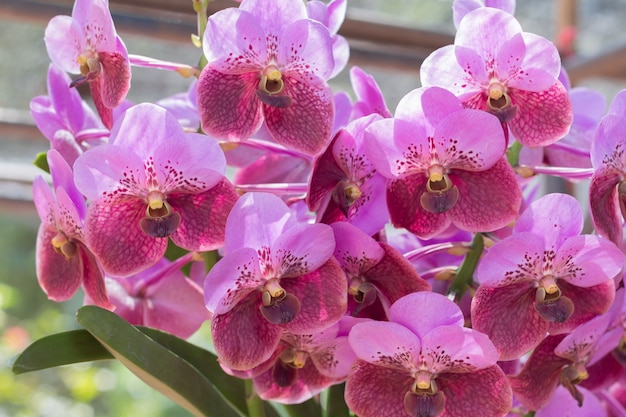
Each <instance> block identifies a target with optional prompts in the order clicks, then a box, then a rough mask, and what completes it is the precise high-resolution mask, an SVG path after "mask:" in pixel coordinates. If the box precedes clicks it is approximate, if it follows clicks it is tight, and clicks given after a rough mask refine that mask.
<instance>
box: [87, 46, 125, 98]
mask: <svg viewBox="0 0 626 417" xmlns="http://www.w3.org/2000/svg"><path fill="white" fill-rule="evenodd" d="M120 44H121V45H123V44H122V43H121V41H120ZM98 57H99V58H100V65H102V72H101V73H100V75H99V76H98V80H97V81H95V82H99V83H100V89H99V91H100V92H101V94H102V101H103V102H104V105H105V106H107V107H111V108H112V107H117V106H119V105H120V104H121V103H122V101H124V99H125V98H126V94H128V90H130V78H131V74H130V62H129V61H128V55H127V54H126V48H125V47H123V49H122V52H120V51H114V52H100V53H99V54H98Z"/></svg>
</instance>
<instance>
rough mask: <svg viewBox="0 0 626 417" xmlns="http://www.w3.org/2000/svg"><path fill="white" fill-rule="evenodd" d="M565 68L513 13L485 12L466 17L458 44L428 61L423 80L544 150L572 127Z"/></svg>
mask: <svg viewBox="0 0 626 417" xmlns="http://www.w3.org/2000/svg"><path fill="white" fill-rule="evenodd" d="M560 69H561V61H560V58H559V54H558V51H557V49H556V47H555V46H554V45H553V44H552V43H551V42H550V41H548V40H547V39H545V38H542V37H540V36H538V35H534V34H531V33H526V32H522V28H521V26H520V24H519V22H518V21H517V20H515V18H514V17H513V16H512V15H511V14H510V13H507V12H505V11H503V10H500V9H496V8H491V7H480V8H478V9H476V10H473V11H471V12H469V13H467V14H466V15H465V16H464V17H463V19H462V20H461V22H460V23H459V28H458V31H457V34H456V37H455V41H454V45H449V46H445V47H443V48H440V49H438V50H436V51H435V52H433V53H432V54H431V55H429V56H428V57H427V58H426V60H425V61H424V63H423V64H422V66H421V70H420V76H421V81H422V85H424V86H440V87H444V88H447V89H449V90H450V91H451V92H453V93H454V94H455V95H457V96H458V97H459V98H460V99H461V101H462V102H463V103H464V104H465V105H466V106H467V107H469V108H473V109H481V110H485V111H488V112H490V113H493V114H495V115H497V116H498V118H499V119H500V120H501V122H502V123H503V124H505V125H506V126H508V128H510V130H511V132H512V133H513V136H514V137H515V138H516V139H517V140H518V141H519V142H520V143H521V144H523V145H525V146H545V145H549V144H551V143H554V142H556V141H557V140H558V139H560V138H562V137H563V136H565V134H566V133H567V132H568V130H569V127H570V125H571V123H572V108H571V103H570V100H569V97H568V95H567V91H566V90H565V87H564V86H563V84H562V83H561V82H560V81H558V76H559V71H560ZM506 126H505V128H506V129H505V130H506V132H507V138H508V128H507V127H506Z"/></svg>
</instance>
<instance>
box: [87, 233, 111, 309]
mask: <svg viewBox="0 0 626 417" xmlns="http://www.w3.org/2000/svg"><path fill="white" fill-rule="evenodd" d="M79 255H80V257H81V262H82V280H81V281H82V286H83V290H84V291H85V296H86V297H87V298H88V299H89V300H90V302H92V303H93V304H95V305H97V306H99V307H102V308H106V309H108V310H114V309H115V305H114V304H112V303H111V302H110V301H109V296H108V294H107V288H106V286H105V283H104V274H103V273H102V268H100V264H99V263H98V261H97V259H96V257H95V256H94V255H93V253H91V251H90V250H89V249H87V248H86V247H85V246H84V245H83V244H82V243H81V244H79Z"/></svg>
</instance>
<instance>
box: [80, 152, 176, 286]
mask: <svg viewBox="0 0 626 417" xmlns="http://www.w3.org/2000/svg"><path fill="white" fill-rule="evenodd" d="M95 149H97V148H95ZM145 212H146V203H145V201H143V200H141V199H138V198H134V199H131V198H124V197H117V198H110V199H106V198H103V199H98V200H94V201H93V202H92V203H91V205H90V206H89V209H88V210H87V219H86V220H85V238H86V241H87V245H88V247H89V248H91V250H92V251H93V253H94V254H95V255H96V257H97V258H98V259H99V260H100V263H101V264H102V267H103V269H104V271H105V272H106V273H107V274H109V275H112V276H128V275H131V274H133V273H135V272H139V271H140V270H143V269H145V268H147V267H149V266H151V265H154V264H155V263H156V262H157V261H158V260H159V259H161V258H162V257H163V255H164V254H165V249H166V248H167V238H154V237H151V236H148V235H147V234H145V233H144V232H143V231H142V230H141V228H140V226H139V223H140V221H141V219H143V218H144V217H145Z"/></svg>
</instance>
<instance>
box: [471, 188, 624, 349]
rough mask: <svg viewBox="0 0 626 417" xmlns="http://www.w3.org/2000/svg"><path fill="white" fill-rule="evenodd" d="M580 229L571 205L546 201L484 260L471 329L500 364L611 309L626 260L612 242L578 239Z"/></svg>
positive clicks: (561, 198) (563, 198) (560, 199)
mask: <svg viewBox="0 0 626 417" xmlns="http://www.w3.org/2000/svg"><path fill="white" fill-rule="evenodd" d="M582 226H583V214H582V210H581V208H580V205H579V204H578V202H577V201H576V200H575V199H574V198H573V197H571V196H569V195H565V194H549V195H546V196H544V197H542V198H540V199H539V200H537V201H535V202H533V203H532V204H531V205H530V206H529V207H528V208H527V209H526V210H525V211H524V212H523V213H522V215H521V216H520V218H519V219H518V221H517V223H516V224H515V227H514V228H513V234H512V235H511V236H509V237H507V238H505V239H503V240H501V241H499V242H498V243H496V244H495V245H493V246H492V247H491V248H489V249H488V250H487V252H486V254H485V255H484V256H483V258H482V259H481V261H480V264H479V265H478V268H477V270H476V278H477V281H478V282H479V283H480V286H479V287H478V289H477V291H476V293H475V295H474V299H473V300H472V310H471V314H472V326H473V328H475V329H476V330H478V331H481V332H483V333H486V334H487V335H489V337H490V339H491V341H492V342H493V343H494V345H495V346H496V348H497V349H498V352H499V354H500V360H512V359H517V358H519V357H521V356H522V355H524V354H525V353H527V352H528V351H530V350H531V349H533V348H534V347H536V346H537V345H538V344H539V343H540V342H541V341H542V340H543V338H544V337H545V335H546V333H547V332H549V333H551V334H559V333H565V332H569V331H571V330H572V329H574V328H575V327H577V326H578V325H580V324H582V323H584V322H587V321H588V320H590V319H591V318H593V317H595V316H597V315H599V314H603V313H605V312H606V311H607V310H608V309H609V307H610V306H611V303H612V302H613V298H614V295H615V284H614V281H613V278H614V277H615V276H617V275H618V274H619V273H620V272H621V271H622V268H623V265H624V254H623V253H622V252H621V251H620V250H619V249H618V248H617V247H616V246H615V245H614V244H613V243H611V242H610V241H608V240H607V239H604V238H602V237H599V236H593V235H580V232H581V231H582Z"/></svg>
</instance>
